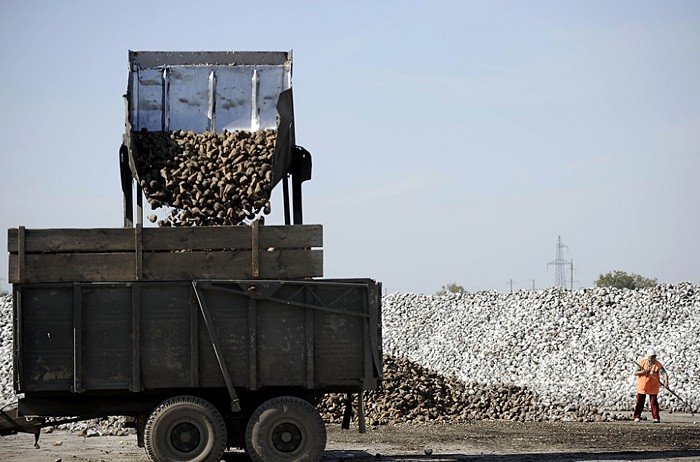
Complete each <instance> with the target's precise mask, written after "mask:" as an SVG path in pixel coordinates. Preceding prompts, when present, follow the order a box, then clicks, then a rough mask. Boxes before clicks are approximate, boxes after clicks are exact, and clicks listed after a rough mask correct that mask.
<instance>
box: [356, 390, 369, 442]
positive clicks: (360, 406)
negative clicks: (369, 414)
mask: <svg viewBox="0 0 700 462" xmlns="http://www.w3.org/2000/svg"><path fill="white" fill-rule="evenodd" d="M357 427H358V430H359V431H360V433H367V425H366V424H365V398H364V390H361V391H360V393H358V395H357Z"/></svg>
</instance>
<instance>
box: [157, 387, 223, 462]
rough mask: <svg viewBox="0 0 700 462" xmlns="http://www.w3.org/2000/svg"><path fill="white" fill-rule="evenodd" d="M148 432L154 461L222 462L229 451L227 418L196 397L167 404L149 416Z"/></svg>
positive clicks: (186, 397) (178, 399) (172, 400)
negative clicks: (225, 419) (227, 447)
mask: <svg viewBox="0 0 700 462" xmlns="http://www.w3.org/2000/svg"><path fill="white" fill-rule="evenodd" d="M144 433H145V443H146V453H147V454H148V458H149V459H150V460H151V461H152V462H220V461H221V457H222V456H223V454H224V451H225V450H226V424H225V423H224V419H223V418H222V417H221V414H220V413H219V411H218V410H217V409H216V408H215V407H214V406H213V405H212V404H211V403H209V402H208V401H205V400H203V399H202V398H198V397H196V396H176V397H174V398H171V399H168V400H166V401H163V402H162V403H161V404H160V405H158V407H157V408H156V409H155V410H154V411H153V412H152V413H151V415H150V416H149V417H148V421H147V422H146V428H145V430H144Z"/></svg>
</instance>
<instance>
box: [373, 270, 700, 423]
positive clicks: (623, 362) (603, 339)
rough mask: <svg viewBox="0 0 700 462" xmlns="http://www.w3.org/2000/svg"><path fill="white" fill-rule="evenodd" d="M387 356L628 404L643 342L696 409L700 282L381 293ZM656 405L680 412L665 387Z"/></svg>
mask: <svg viewBox="0 0 700 462" xmlns="http://www.w3.org/2000/svg"><path fill="white" fill-rule="evenodd" d="M382 311H383V335H384V350H385V353H388V354H393V355H398V356H402V357H405V358H407V359H409V360H411V361H415V362H416V363H418V364H420V365H422V366H428V367H430V368H432V369H434V370H435V371H437V372H438V373H440V374H444V375H454V376H455V377H457V378H459V379H460V380H462V381H464V382H467V383H469V382H477V383H481V384H486V385H497V384H512V385H515V386H521V387H525V386H526V387H527V388H528V389H529V390H531V391H532V392H534V393H536V394H537V395H538V396H539V399H540V403H541V404H544V405H550V406H556V405H557V403H566V404H568V405H572V406H591V407H596V408H598V409H606V410H610V409H613V410H627V409H631V408H632V406H633V403H634V396H635V394H636V391H635V378H634V376H633V372H634V371H635V368H636V366H635V364H634V361H636V360H638V359H639V358H641V357H643V356H645V354H646V350H647V348H648V347H650V346H653V347H655V348H656V350H657V352H658V359H659V360H660V361H661V362H662V363H663V364H664V366H665V367H666V369H667V371H668V372H669V374H670V384H671V389H673V390H674V391H675V392H676V393H677V394H678V395H680V396H681V397H682V398H683V399H684V400H685V401H686V402H688V403H689V404H690V405H691V407H692V408H693V409H694V410H695V411H698V410H699V409H700V366H698V365H699V364H700V349H698V348H697V342H698V338H700V322H699V321H700V287H698V286H695V285H692V284H689V283H682V284H675V285H668V284H667V285H659V286H657V287H653V288H648V289H640V290H626V289H611V288H593V289H582V290H576V291H568V290H562V289H546V290H539V291H519V292H516V293H513V294H501V293H498V292H494V291H482V292H476V293H461V294H449V295H432V296H431V295H417V294H393V295H389V296H386V297H384V299H383V307H382ZM659 400H660V403H661V406H662V409H665V410H671V411H682V410H685V411H687V408H686V407H685V406H684V405H683V404H682V403H681V402H680V401H678V400H677V399H676V398H674V397H673V396H672V395H671V394H670V393H668V392H666V391H664V390H662V391H661V393H660V394H659Z"/></svg>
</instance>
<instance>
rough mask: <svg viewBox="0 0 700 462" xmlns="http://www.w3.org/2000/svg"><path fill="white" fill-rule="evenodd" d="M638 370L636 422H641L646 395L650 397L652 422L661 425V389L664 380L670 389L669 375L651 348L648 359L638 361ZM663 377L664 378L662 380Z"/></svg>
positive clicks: (636, 373) (636, 372)
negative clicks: (659, 398)
mask: <svg viewBox="0 0 700 462" xmlns="http://www.w3.org/2000/svg"><path fill="white" fill-rule="evenodd" d="M637 366H638V367H637V370H636V371H635V373H634V375H636V376H637V404H636V406H635V407H634V421H635V422H639V419H640V418H641V417H642V410H644V401H646V395H649V407H650V408H651V417H652V419H654V420H652V422H654V423H659V422H660V421H661V419H660V416H659V400H658V394H659V387H660V386H661V383H662V380H663V384H664V386H666V387H667V388H668V374H667V373H666V369H664V366H663V364H661V363H660V362H659V361H658V360H657V359H656V350H655V349H654V348H649V350H648V351H647V357H646V358H643V359H641V360H639V361H637ZM662 377H663V378H662Z"/></svg>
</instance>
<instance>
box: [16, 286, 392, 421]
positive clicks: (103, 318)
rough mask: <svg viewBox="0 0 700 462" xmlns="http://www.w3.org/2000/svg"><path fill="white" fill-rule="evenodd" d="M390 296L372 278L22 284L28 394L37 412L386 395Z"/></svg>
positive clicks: (19, 340) (20, 361)
mask: <svg viewBox="0 0 700 462" xmlns="http://www.w3.org/2000/svg"><path fill="white" fill-rule="evenodd" d="M380 296H381V288H380V285H379V284H377V283H375V282H374V281H372V280H368V279H355V280H314V281H309V280H300V281H275V280H246V281H194V282H192V283H186V282H163V283H158V282H144V283H84V284H78V283H75V284H15V286H14V297H15V328H16V355H15V360H16V368H15V372H16V376H15V377H16V385H17V391H18V392H21V393H26V394H27V395H26V396H27V397H26V398H25V400H24V401H25V404H26V405H27V407H28V409H29V408H33V406H32V405H31V401H32V398H40V397H42V396H44V395H45V394H46V393H51V394H52V396H55V393H56V392H60V393H63V394H71V395H73V399H76V398H80V397H84V398H85V399H88V397H89V396H91V395H94V394H95V393H97V392H103V391H106V390H111V391H112V392H113V393H112V394H113V395H114V396H117V395H119V394H120V393H122V394H126V392H131V393H133V392H137V393H138V392H143V391H151V392H152V391H157V390H168V389H186V388H193V389H200V388H211V389H214V388H221V389H226V388H227V387H228V391H229V392H231V393H233V396H231V398H232V399H234V400H236V399H237V397H236V396H235V395H236V391H238V392H240V391H241V390H246V391H254V390H261V389H264V388H271V387H286V388H297V389H299V390H309V391H317V392H331V391H335V392H340V391H359V390H363V389H371V388H375V387H376V386H377V381H378V379H379V377H380V376H381V370H382V362H381V328H380V319H381V308H380ZM62 406H64V407H67V409H66V412H65V414H67V415H70V414H71V413H74V412H75V411H76V410H75V409H70V406H66V405H65V403H63V404H62ZM35 410H36V409H35ZM39 414H41V412H39Z"/></svg>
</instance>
